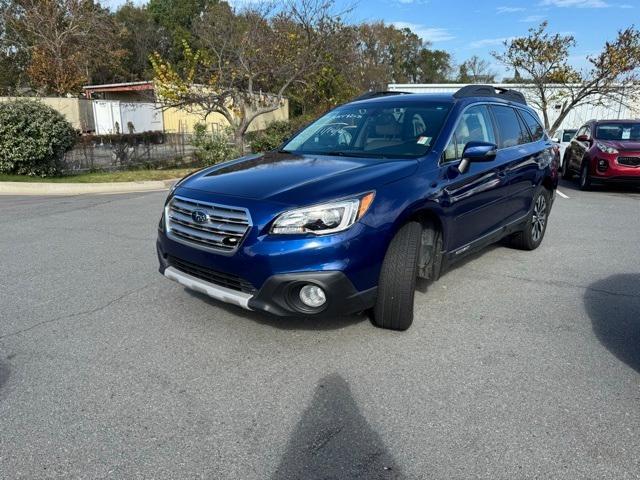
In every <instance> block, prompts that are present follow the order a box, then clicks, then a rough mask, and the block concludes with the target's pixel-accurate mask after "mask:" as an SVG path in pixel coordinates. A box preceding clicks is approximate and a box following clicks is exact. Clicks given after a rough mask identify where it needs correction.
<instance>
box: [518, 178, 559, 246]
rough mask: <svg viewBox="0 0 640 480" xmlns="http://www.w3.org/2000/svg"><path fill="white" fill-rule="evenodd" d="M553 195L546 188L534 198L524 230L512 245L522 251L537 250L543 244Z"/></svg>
mask: <svg viewBox="0 0 640 480" xmlns="http://www.w3.org/2000/svg"><path fill="white" fill-rule="evenodd" d="M550 198H551V194H550V192H549V190H547V189H546V188H544V187H543V188H540V190H538V193H536V195H535V197H534V198H533V208H532V209H531V213H530V214H529V219H528V220H527V223H526V225H525V227H524V229H523V230H522V231H520V232H518V233H517V234H516V235H515V236H514V237H513V240H512V242H511V243H512V245H513V246H514V247H516V248H519V249H521V250H535V249H536V248H538V247H539V246H540V244H541V243H542V239H543V238H544V234H545V232H546V231H547V220H548V219H549V209H550V208H551V205H550V202H549V199H550Z"/></svg>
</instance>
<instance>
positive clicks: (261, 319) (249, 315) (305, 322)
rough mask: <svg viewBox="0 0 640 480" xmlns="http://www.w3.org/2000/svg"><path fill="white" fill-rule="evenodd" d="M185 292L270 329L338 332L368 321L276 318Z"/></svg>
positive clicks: (360, 318)
mask: <svg viewBox="0 0 640 480" xmlns="http://www.w3.org/2000/svg"><path fill="white" fill-rule="evenodd" d="M185 292H187V293H188V294H189V295H191V296H192V297H195V298H197V299H199V300H202V301H204V302H206V303H208V304H209V305H211V306H212V307H215V308H218V309H220V310H224V311H225V312H227V313H229V314H231V315H234V316H236V317H241V318H244V319H246V320H251V321H253V322H256V323H260V324H262V325H268V326H270V327H274V328H280V329H283V330H339V329H341V328H345V327H348V326H350V325H354V324H356V323H360V322H364V321H366V320H368V319H369V318H368V317H367V316H366V315H364V314H362V315H348V316H341V317H319V318H312V317H309V318H305V317H278V316H276V315H271V314H269V313H266V312H253V311H250V310H244V309H243V308H240V307H236V306H235V305H229V304H228V303H224V302H221V301H218V300H215V299H213V298H211V297H208V296H207V295H205V294H203V293H200V292H196V291H194V290H189V289H187V288H185Z"/></svg>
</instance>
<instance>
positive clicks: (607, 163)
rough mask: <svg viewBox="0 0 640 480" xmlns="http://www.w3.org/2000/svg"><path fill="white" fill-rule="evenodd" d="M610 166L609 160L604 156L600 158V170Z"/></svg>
mask: <svg viewBox="0 0 640 480" xmlns="http://www.w3.org/2000/svg"><path fill="white" fill-rule="evenodd" d="M608 167H609V162H607V161H606V160H604V159H602V158H599V159H598V170H600V171H605V170H606V169H607V168H608Z"/></svg>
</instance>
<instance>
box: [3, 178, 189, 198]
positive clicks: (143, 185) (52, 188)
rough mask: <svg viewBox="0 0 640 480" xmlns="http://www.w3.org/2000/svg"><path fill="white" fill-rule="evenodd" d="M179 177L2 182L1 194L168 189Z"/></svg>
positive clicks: (56, 193) (126, 191) (90, 192)
mask: <svg viewBox="0 0 640 480" xmlns="http://www.w3.org/2000/svg"><path fill="white" fill-rule="evenodd" d="M178 180H179V179H178V178H174V179H171V180H153V181H143V182H112V183H106V182H105V183H45V182H43V183H39V182H38V183H35V182H0V195H84V194H92V193H93V194H104V193H106V194H108V193H133V192H155V191H159V190H168V189H169V187H171V185H173V184H174V183H175V182H177V181H178Z"/></svg>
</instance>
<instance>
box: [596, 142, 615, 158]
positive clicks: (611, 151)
mask: <svg viewBox="0 0 640 480" xmlns="http://www.w3.org/2000/svg"><path fill="white" fill-rule="evenodd" d="M596 147H598V150H600V151H601V152H604V153H608V154H610V155H613V154H615V153H618V150H616V149H615V148H613V147H610V146H609V145H605V144H604V143H600V142H596Z"/></svg>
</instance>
